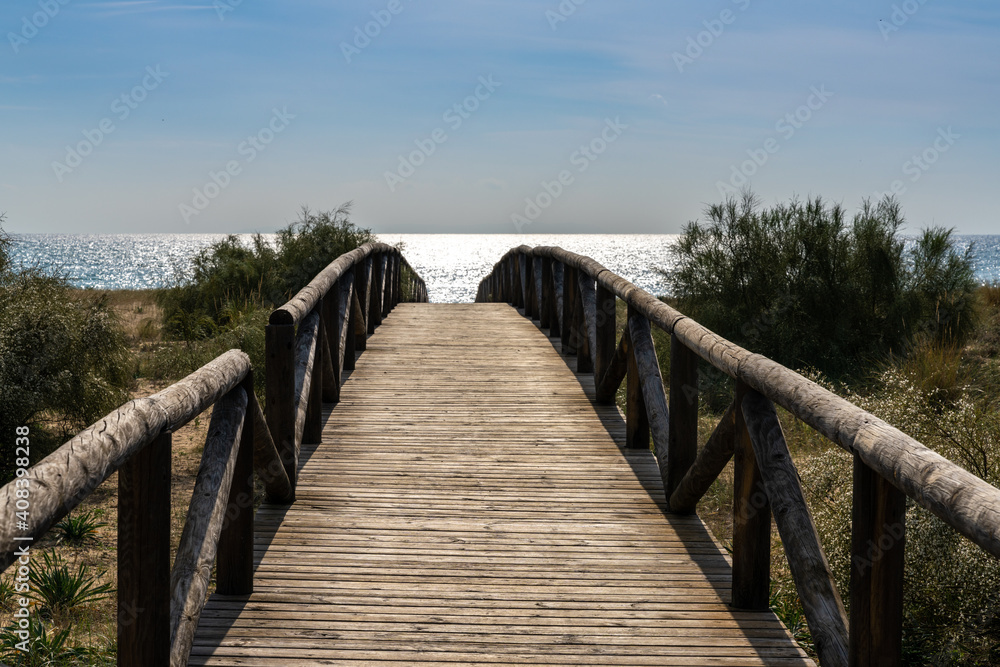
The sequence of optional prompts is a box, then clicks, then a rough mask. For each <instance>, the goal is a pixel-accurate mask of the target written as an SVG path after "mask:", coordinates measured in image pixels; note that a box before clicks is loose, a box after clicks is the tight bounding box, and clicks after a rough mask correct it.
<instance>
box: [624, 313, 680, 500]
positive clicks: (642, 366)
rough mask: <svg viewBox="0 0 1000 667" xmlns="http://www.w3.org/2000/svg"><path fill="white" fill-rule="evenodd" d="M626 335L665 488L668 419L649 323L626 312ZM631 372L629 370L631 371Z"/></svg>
mask: <svg viewBox="0 0 1000 667" xmlns="http://www.w3.org/2000/svg"><path fill="white" fill-rule="evenodd" d="M628 333H629V341H630V342H631V344H632V354H633V357H634V358H635V364H636V369H637V371H638V374H639V379H640V381H641V382H642V398H643V401H644V402H645V405H646V419H647V420H648V421H649V430H650V433H651V435H652V436H653V453H654V455H655V456H656V461H657V463H658V464H659V466H660V476H661V478H662V479H663V483H664V488H666V482H667V479H669V476H670V471H669V468H668V466H669V463H670V454H669V451H668V449H667V447H668V442H669V437H670V424H669V422H670V417H669V412H668V411H667V398H666V396H664V394H663V378H662V376H661V375H660V364H659V362H657V360H656V348H655V347H654V345H653V334H652V331H650V328H649V320H647V319H646V318H645V317H643V316H642V315H640V314H639V313H637V312H636V311H634V310H632V309H631V308H630V309H629V311H628ZM630 370H631V369H630Z"/></svg>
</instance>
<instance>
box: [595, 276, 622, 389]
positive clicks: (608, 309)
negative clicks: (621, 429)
mask: <svg viewBox="0 0 1000 667" xmlns="http://www.w3.org/2000/svg"><path fill="white" fill-rule="evenodd" d="M594 302H595V311H594V312H595V323H596V330H595V333H594V336H595V342H594V378H595V380H596V381H598V382H599V383H600V384H599V385H598V387H597V402H598V403H601V404H605V405H606V404H607V403H608V402H609V401H614V400H615V397H614V392H615V390H617V388H618V384H621V378H619V379H618V384H616V385H615V387H614V389H612V390H611V391H610V392H609V391H608V387H607V386H606V385H605V384H604V378H605V377H606V376H607V374H608V369H610V368H611V365H612V363H613V360H614V358H615V356H616V355H615V337H616V335H617V333H616V322H615V318H616V308H615V305H616V304H615V302H616V299H615V295H614V293H613V292H610V291H608V289H607V288H606V287H605V286H604V285H601V284H600V283H598V284H597V289H596V293H595V296H594Z"/></svg>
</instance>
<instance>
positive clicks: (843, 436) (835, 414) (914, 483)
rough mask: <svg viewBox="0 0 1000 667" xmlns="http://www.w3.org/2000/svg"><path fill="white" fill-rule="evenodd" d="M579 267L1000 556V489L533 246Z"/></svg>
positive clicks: (618, 284) (638, 293)
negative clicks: (855, 454)
mask: <svg viewBox="0 0 1000 667" xmlns="http://www.w3.org/2000/svg"><path fill="white" fill-rule="evenodd" d="M531 252H532V253H533V254H535V255H539V256H541V255H549V256H552V257H554V258H556V259H558V260H560V261H562V262H563V263H566V264H568V265H573V266H577V267H581V268H582V270H585V271H587V272H588V273H589V274H590V275H592V276H595V277H596V279H597V280H598V282H600V283H603V284H604V285H605V286H606V287H607V288H608V289H610V290H611V291H613V292H614V293H615V294H617V295H618V296H619V297H620V298H621V299H622V300H624V301H626V302H627V303H628V304H629V305H631V306H633V307H635V308H636V309H637V310H638V311H639V312H641V313H642V314H643V315H645V316H646V317H647V318H649V320H650V321H651V322H653V323H654V324H656V325H657V326H659V327H660V328H662V329H663V330H664V331H668V332H672V333H675V334H676V335H677V337H678V338H679V339H680V340H681V342H682V343H684V345H685V346H687V347H688V348H689V349H691V350H692V351H693V352H695V353H696V354H697V355H698V356H699V357H701V358H702V359H704V360H706V361H708V362H709V363H710V364H711V365H712V366H714V367H715V368H717V369H719V370H721V371H722V372H724V373H726V374H727V375H729V376H730V377H733V378H735V377H739V378H740V379H742V380H743V381H744V382H746V384H747V385H748V386H749V387H751V388H753V389H754V390H756V391H758V392H760V393H761V394H763V395H764V396H766V397H767V398H769V399H771V400H772V401H774V402H775V403H776V404H778V405H780V406H782V407H783V408H785V409H786V410H788V411H789V412H791V413H792V414H794V415H795V416H796V417H798V418H799V419H801V420H802V421H803V422H805V423H806V424H809V425H810V426H812V427H813V428H815V429H816V430H817V431H819V432H820V433H822V434H823V435H825V436H826V437H827V438H829V439H830V440H832V441H833V442H835V443H837V444H838V445H840V446H841V447H843V448H844V449H845V450H847V451H848V452H851V453H854V452H857V453H859V454H860V455H861V457H862V460H864V461H865V463H866V465H868V466H870V467H871V468H872V469H873V470H875V471H876V472H877V473H878V474H879V475H880V476H882V477H883V478H885V479H888V480H890V481H891V482H892V484H893V485H894V486H896V488H898V489H900V490H901V491H903V492H904V493H906V495H907V496H909V497H910V498H913V499H914V500H916V501H917V503H918V504H920V505H921V506H922V507H924V508H926V509H928V510H929V511H931V512H932V513H934V514H935V515H937V516H938V517H939V518H941V519H942V520H943V521H945V523H947V524H948V525H950V526H952V527H953V528H954V529H955V530H957V531H959V532H960V533H962V534H963V535H965V536H966V537H968V538H969V539H970V540H972V541H973V542H975V543H976V544H977V545H979V546H980V547H981V548H983V549H984V550H985V551H987V552H988V553H991V554H993V555H994V556H996V557H998V558H1000V490H998V489H996V488H995V487H992V486H991V485H989V484H987V483H986V482H984V481H983V480H981V479H979V478H978V477H976V476H975V475H973V474H971V473H969V472H968V471H966V470H963V469H962V468H960V467H959V466H957V465H955V464H954V463H952V462H950V461H948V460H947V459H945V458H944V457H942V456H940V455H939V454H936V453H934V452H932V451H931V450H929V449H928V448H927V447H925V446H923V445H922V444H920V443H919V442H917V441H916V440H914V439H913V438H911V437H909V436H907V435H906V434H904V433H902V432H901V431H899V430H898V429H896V428H894V427H892V426H890V425H889V424H887V423H885V422H884V421H882V420H880V419H878V418H877V417H875V416H873V415H871V414H870V413H868V412H865V411H864V410H862V409H861V408H859V407H857V406H855V405H852V404H851V403H850V402H848V401H846V400H844V399H842V398H840V397H839V396H836V395H835V394H833V393H831V392H829V391H827V390H826V389H823V388H822V387H820V386H819V385H817V384H816V383H814V382H812V381H810V380H807V379H806V378H804V377H802V376H801V375H799V374H797V373H795V372H794V371H792V370H790V369H788V368H785V367H783V366H781V365H780V364H777V363H776V362H774V361H771V360H770V359H767V358H766V357H763V356H761V355H758V354H753V353H751V352H749V351H748V350H745V349H743V348H741V347H739V346H738V345H735V344H733V343H731V342H729V341H727V340H725V339H724V338H722V337H721V336H718V335H717V334H715V333H713V332H711V331H709V330H708V329H706V328H705V327H703V326H702V325H700V324H698V323H697V322H695V321H694V320H691V319H689V318H687V317H685V316H684V315H683V314H681V313H679V312H678V311H676V310H674V309H673V308H671V307H670V306H668V305H667V304H665V303H663V302H662V301H660V300H659V299H657V298H655V297H653V296H652V295H650V294H647V293H646V292H644V291H643V290H640V289H639V288H637V287H636V286H635V285H633V284H632V283H630V282H628V281H627V280H625V279H624V278H621V277H620V276H617V275H615V274H614V273H612V272H610V271H608V270H607V269H605V268H604V267H602V266H601V265H600V264H598V263H597V262H594V261H593V260H592V259H590V258H587V257H583V256H581V255H576V254H574V253H570V252H567V251H565V250H562V249H560V248H545V247H536V248H533V249H531Z"/></svg>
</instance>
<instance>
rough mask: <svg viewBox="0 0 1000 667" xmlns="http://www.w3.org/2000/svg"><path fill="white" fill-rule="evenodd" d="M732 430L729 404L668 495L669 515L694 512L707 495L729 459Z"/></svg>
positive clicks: (733, 410) (732, 411)
mask: <svg viewBox="0 0 1000 667" xmlns="http://www.w3.org/2000/svg"><path fill="white" fill-rule="evenodd" d="M735 430H736V404H735V403H730V404H729V407H728V408H726V412H725V414H723V415H722V419H720V420H719V423H718V424H717V425H716V427H715V430H714V431H712V435H710V436H709V438H708V441H707V442H706V443H705V446H704V447H702V448H701V451H700V452H698V456H697V458H695V461H694V463H693V464H692V465H691V467H690V468H688V471H687V472H686V473H685V474H684V477H683V479H681V481H680V483H679V484H678V485H677V488H676V489H675V490H674V492H673V494H672V495H671V496H670V511H671V512H674V513H677V514H693V513H694V512H695V510H696V509H697V506H698V501H699V500H701V499H702V497H703V496H704V495H705V494H706V493H707V492H708V489H709V488H710V487H711V486H712V482H714V481H715V480H716V479H717V478H718V477H719V475H720V474H722V471H723V470H724V469H725V467H726V465H727V464H728V463H729V460H730V459H732V458H733V449H734V447H735V444H736V441H735Z"/></svg>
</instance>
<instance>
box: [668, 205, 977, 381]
mask: <svg viewBox="0 0 1000 667" xmlns="http://www.w3.org/2000/svg"><path fill="white" fill-rule="evenodd" d="M706 216H707V221H706V222H704V223H698V222H692V223H690V224H688V225H687V227H686V228H685V229H684V233H683V234H682V236H681V238H680V240H679V241H678V243H677V245H676V246H675V248H674V258H675V260H676V261H675V264H676V267H675V268H674V270H672V271H669V272H666V275H667V277H668V282H669V285H670V289H671V291H672V294H673V296H675V297H676V298H677V299H678V302H679V304H680V306H681V309H682V310H684V311H685V312H687V313H688V314H689V315H691V316H693V317H695V318H696V319H698V320H699V321H701V322H702V323H704V324H705V325H706V326H708V327H709V328H711V329H713V330H715V331H717V332H718V333H720V334H721V335H723V336H725V337H726V338H729V339H730V340H733V341H734V342H737V343H739V344H741V345H744V346H745V347H748V348H749V349H752V350H753V351H755V352H760V353H762V354H765V355H767V356H769V357H771V358H773V359H775V360H776V361H779V362H780V363H783V364H785V365H789V366H793V367H802V366H813V367H816V368H819V369H821V370H823V371H825V372H826V373H829V374H831V375H834V376H842V375H844V374H851V373H854V372H856V370H857V368H858V364H859V362H866V361H870V360H873V359H875V358H879V357H882V356H884V355H885V354H886V353H888V352H890V351H901V350H904V349H905V348H906V347H907V346H908V345H910V344H912V343H913V342H914V341H915V340H916V339H917V334H918V333H919V334H920V335H921V336H923V337H924V338H928V337H929V338H930V339H933V340H936V341H940V340H945V339H947V340H950V341H960V340H962V339H963V338H964V337H965V336H966V335H967V334H968V333H969V332H970V331H971V330H972V327H973V324H974V308H973V304H974V293H975V290H976V287H977V285H976V283H975V280H974V277H973V269H972V255H971V249H970V250H969V251H966V252H965V253H959V252H958V251H957V250H956V249H955V247H954V244H953V243H952V240H951V232H950V231H949V230H944V229H932V230H928V231H925V232H924V233H923V235H922V236H921V237H920V239H918V241H917V242H916V243H915V244H913V247H912V248H911V249H910V250H907V248H906V242H905V239H904V238H903V237H902V235H901V229H902V227H903V224H904V219H903V216H902V213H901V211H900V207H899V203H898V202H897V201H896V200H895V199H892V198H886V199H883V200H881V201H879V202H877V203H873V202H871V201H865V202H864V203H863V205H862V208H861V210H860V212H859V213H858V214H856V215H855V216H854V218H853V219H852V220H851V221H850V222H848V220H847V217H846V215H845V213H844V210H843V208H842V207H841V206H840V205H837V204H834V205H829V204H827V203H826V202H825V201H823V200H822V198H820V197H815V198H810V199H808V200H806V201H805V202H800V201H798V200H793V201H791V202H789V203H787V204H778V205H776V206H773V207H771V208H764V207H762V206H761V204H760V201H759V200H758V199H757V197H756V196H754V195H753V194H752V193H750V192H745V193H743V195H742V196H741V197H738V198H737V197H730V198H728V199H727V200H726V201H724V202H722V203H719V204H715V205H712V206H710V207H709V208H708V209H707V211H706Z"/></svg>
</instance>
